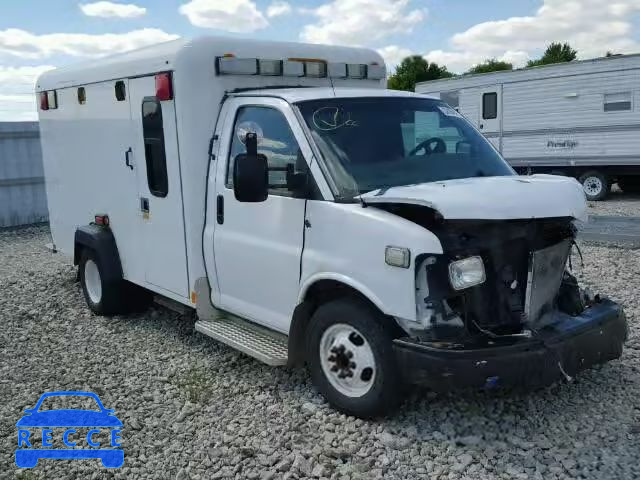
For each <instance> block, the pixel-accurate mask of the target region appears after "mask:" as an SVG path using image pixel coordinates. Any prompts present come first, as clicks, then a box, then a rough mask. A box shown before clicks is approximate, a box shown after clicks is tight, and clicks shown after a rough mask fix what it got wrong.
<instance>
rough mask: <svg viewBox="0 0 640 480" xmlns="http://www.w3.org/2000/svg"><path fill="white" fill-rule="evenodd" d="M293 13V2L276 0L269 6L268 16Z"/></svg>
mask: <svg viewBox="0 0 640 480" xmlns="http://www.w3.org/2000/svg"><path fill="white" fill-rule="evenodd" d="M290 13H291V4H289V3H287V2H283V1H281V0H275V1H274V2H272V3H271V5H269V7H268V8H267V17H269V18H273V17H279V16H281V15H289V14H290Z"/></svg>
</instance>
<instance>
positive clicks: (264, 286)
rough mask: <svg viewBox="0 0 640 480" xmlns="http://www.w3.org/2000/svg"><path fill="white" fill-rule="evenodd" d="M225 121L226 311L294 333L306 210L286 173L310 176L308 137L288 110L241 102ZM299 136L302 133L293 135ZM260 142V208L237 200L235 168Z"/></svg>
mask: <svg viewBox="0 0 640 480" xmlns="http://www.w3.org/2000/svg"><path fill="white" fill-rule="evenodd" d="M228 102H230V105H229V108H228V110H227V112H228V114H227V117H226V119H225V130H224V131H225V134H224V135H223V136H222V138H221V139H220V141H221V148H220V150H219V155H218V159H217V171H216V197H217V198H216V199H215V208H216V220H217V224H216V227H215V231H214V259H215V269H216V275H217V284H218V288H219V304H220V307H221V308H222V309H223V310H226V311H229V312H231V313H233V314H236V315H238V316H241V317H244V318H247V319H249V320H252V321H254V322H256V323H260V324H263V325H265V326H268V327H270V328H272V329H274V330H278V331H281V332H284V333H286V332H288V331H289V324H290V321H291V316H292V314H293V309H294V307H295V305H296V300H297V295H298V287H299V281H300V257H301V255H302V248H303V231H304V228H305V226H304V215H305V203H306V200H305V199H303V198H296V197H295V192H293V191H292V190H291V189H290V188H289V187H288V186H287V180H286V178H287V175H286V170H287V165H291V167H289V168H294V169H296V170H298V171H299V170H300V169H306V168H307V164H306V160H305V157H304V156H303V154H302V153H301V150H300V148H299V145H300V144H301V143H303V142H304V137H303V135H302V133H301V131H300V130H299V127H298V126H297V123H296V120H295V117H294V116H293V113H292V112H291V110H290V107H289V106H288V104H287V103H286V102H284V101H283V100H280V99H275V98H264V99H263V98H260V99H258V98H254V99H252V98H251V97H245V98H235V99H230V100H228ZM294 131H295V132H296V133H294ZM247 132H255V133H257V135H258V152H259V153H262V154H264V155H265V156H266V157H267V162H268V167H269V187H270V188H269V195H268V198H267V200H266V201H264V202H261V203H244V202H239V201H238V200H236V198H235V196H234V192H233V176H232V172H233V161H234V158H235V157H236V155H238V154H240V153H244V152H245V151H246V149H245V146H244V136H245V135H246V133H247Z"/></svg>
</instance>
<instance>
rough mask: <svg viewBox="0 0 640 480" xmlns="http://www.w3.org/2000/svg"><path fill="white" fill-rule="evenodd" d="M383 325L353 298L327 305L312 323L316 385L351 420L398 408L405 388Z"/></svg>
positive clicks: (309, 338)
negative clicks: (400, 395)
mask: <svg viewBox="0 0 640 480" xmlns="http://www.w3.org/2000/svg"><path fill="white" fill-rule="evenodd" d="M385 320H386V321H388V319H386V318H385V317H384V316H383V315H381V314H380V313H379V312H377V311H376V310H375V309H373V308H372V307H370V306H368V305H366V304H365V303H364V302H363V301H360V300H359V299H355V298H341V299H338V300H333V301H330V302H328V303H326V304H323V305H321V306H320V307H318V309H317V310H316V311H315V313H314V314H313V316H312V318H311V323H310V325H309V335H308V336H307V352H308V361H309V368H310V370H311V377H312V380H313V383H314V385H315V386H316V388H317V389H318V390H319V391H320V393H322V395H323V396H324V397H325V398H326V399H327V401H328V402H329V403H330V404H331V405H333V406H334V407H335V408H337V409H338V410H340V411H342V412H344V413H346V414H348V415H354V416H357V417H363V418H371V417H375V416H378V415H382V414H385V413H387V412H389V411H390V410H392V409H393V408H394V407H396V406H397V404H398V400H399V391H400V388H401V386H402V385H401V381H400V375H399V372H398V367H397V364H396V360H395V356H394V352H393V348H392V340H393V338H392V335H391V333H390V332H389V331H388V330H387V329H386V328H384V322H385Z"/></svg>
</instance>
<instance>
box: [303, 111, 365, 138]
mask: <svg viewBox="0 0 640 480" xmlns="http://www.w3.org/2000/svg"><path fill="white" fill-rule="evenodd" d="M313 125H314V126H315V127H316V128H317V129H318V130H323V131H326V132H329V131H332V130H337V129H339V128H342V127H357V126H358V122H357V121H355V120H352V119H351V113H350V112H345V111H344V110H343V109H342V108H340V107H322V108H319V109H318V110H316V111H315V112H313Z"/></svg>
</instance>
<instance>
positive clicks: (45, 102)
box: [40, 92, 49, 110]
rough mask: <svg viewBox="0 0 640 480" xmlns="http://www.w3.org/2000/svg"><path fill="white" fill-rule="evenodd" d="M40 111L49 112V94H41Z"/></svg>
mask: <svg viewBox="0 0 640 480" xmlns="http://www.w3.org/2000/svg"><path fill="white" fill-rule="evenodd" d="M40 110H49V97H48V96H47V92H40Z"/></svg>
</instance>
